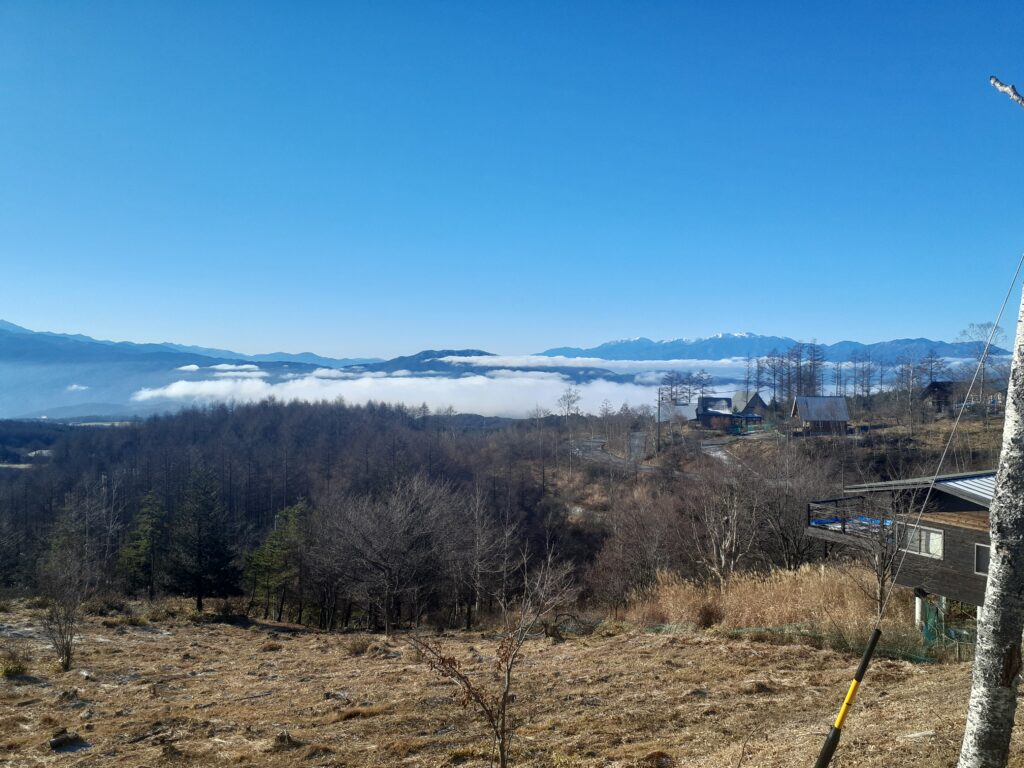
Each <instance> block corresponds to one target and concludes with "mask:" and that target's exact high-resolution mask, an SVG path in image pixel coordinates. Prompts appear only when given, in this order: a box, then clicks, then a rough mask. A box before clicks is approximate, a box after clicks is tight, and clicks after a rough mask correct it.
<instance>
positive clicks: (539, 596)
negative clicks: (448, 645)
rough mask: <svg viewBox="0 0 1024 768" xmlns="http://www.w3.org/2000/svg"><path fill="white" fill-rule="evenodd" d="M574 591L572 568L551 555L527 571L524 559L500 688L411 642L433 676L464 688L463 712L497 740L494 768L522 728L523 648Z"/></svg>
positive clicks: (505, 759) (502, 767)
mask: <svg viewBox="0 0 1024 768" xmlns="http://www.w3.org/2000/svg"><path fill="white" fill-rule="evenodd" d="M572 591H573V590H572V581H571V578H570V568H569V567H568V566H567V565H564V564H561V563H558V562H557V561H556V560H555V559H554V557H553V555H552V553H550V552H549V553H548V556H547V557H546V558H545V559H544V560H543V561H541V562H540V563H539V564H538V565H537V566H536V567H535V568H533V569H528V568H527V558H526V557H525V556H524V558H523V587H522V592H521V593H520V594H519V595H518V596H517V598H516V599H515V600H514V602H512V603H511V604H506V606H505V609H506V610H505V629H504V635H503V637H502V639H501V642H500V643H499V644H498V649H497V651H496V653H495V659H494V666H493V670H494V672H495V673H496V677H497V681H496V682H495V683H488V682H487V680H486V678H485V677H484V676H473V675H471V674H470V673H468V672H467V671H466V670H465V669H464V668H463V666H462V664H461V662H459V660H458V659H457V658H456V657H455V656H452V655H450V654H448V653H446V651H445V649H444V648H443V647H442V646H441V645H440V644H438V643H433V642H430V641H428V640H426V639H424V638H422V637H419V636H416V635H412V636H411V637H410V638H409V643H410V645H412V646H413V647H414V648H416V649H417V650H418V651H419V652H420V653H421V654H422V656H423V658H424V661H425V662H426V664H427V665H428V666H429V667H430V668H431V669H432V670H433V671H434V672H436V673H437V674H438V675H440V676H441V677H444V678H447V679H448V680H451V681H452V682H453V683H455V684H456V685H457V686H458V687H459V691H460V703H461V704H462V706H464V707H466V706H470V705H472V706H473V707H474V708H475V709H476V711H477V713H478V714H479V715H480V716H481V717H482V718H483V720H484V721H485V722H486V724H487V728H488V730H489V732H490V735H491V739H492V752H491V765H494V762H495V759H496V760H497V764H498V766H499V768H507V766H508V765H509V749H510V747H511V744H512V738H513V736H514V735H515V731H516V728H517V726H518V725H519V718H517V717H516V716H515V714H514V713H513V712H512V711H511V710H510V707H511V705H512V703H513V702H514V701H515V700H516V697H515V695H514V694H513V691H512V689H513V684H514V681H515V670H516V667H517V665H518V663H519V661H520V660H521V659H522V655H523V646H524V644H525V643H526V640H527V638H528V637H529V636H530V634H531V633H532V632H533V631H534V630H535V629H536V628H537V626H538V625H539V624H540V623H541V622H542V621H543V619H544V618H545V617H547V616H548V615H550V614H552V613H553V612H554V611H555V609H556V608H557V607H558V606H560V605H563V604H564V603H566V602H567V601H568V600H569V599H570V598H571V596H572Z"/></svg>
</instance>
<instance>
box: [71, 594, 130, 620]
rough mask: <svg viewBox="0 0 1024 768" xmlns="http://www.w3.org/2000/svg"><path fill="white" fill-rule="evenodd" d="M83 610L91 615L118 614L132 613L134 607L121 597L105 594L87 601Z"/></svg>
mask: <svg viewBox="0 0 1024 768" xmlns="http://www.w3.org/2000/svg"><path fill="white" fill-rule="evenodd" d="M82 611H83V612H84V613H86V614H88V615H89V616H116V615H118V614H128V613H131V612H132V608H131V606H130V605H128V603H127V602H125V601H124V600H122V599H121V598H120V597H116V596H114V595H104V596H102V597H94V598H93V599H91V600H88V601H86V602H85V604H84V605H83V606H82Z"/></svg>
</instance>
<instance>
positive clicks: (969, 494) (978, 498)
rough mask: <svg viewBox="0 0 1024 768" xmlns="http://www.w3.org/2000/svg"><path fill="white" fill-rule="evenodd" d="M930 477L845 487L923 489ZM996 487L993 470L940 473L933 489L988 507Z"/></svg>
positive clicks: (849, 490) (883, 489) (929, 481)
mask: <svg viewBox="0 0 1024 768" xmlns="http://www.w3.org/2000/svg"><path fill="white" fill-rule="evenodd" d="M931 482H932V479H931V478H930V477H909V478H905V479H902V480H887V481H885V482H880V483H863V484H861V485H850V486H847V487H846V491H847V492H849V493H855V492H859V491H866V492H872V491H888V490H901V489H907V490H909V489H922V490H923V489H925V488H927V487H928V486H929V485H931ZM995 489H996V473H995V472H964V473H960V474H956V475H940V476H939V477H938V478H936V480H935V490H936V491H941V492H943V493H948V494H950V495H952V496H956V497H957V498H959V499H964V500H965V501H970V502H973V503H974V504H980V505H981V506H983V507H988V506H989V505H991V504H992V496H993V495H994V494H995Z"/></svg>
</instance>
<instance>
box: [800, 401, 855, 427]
mask: <svg viewBox="0 0 1024 768" xmlns="http://www.w3.org/2000/svg"><path fill="white" fill-rule="evenodd" d="M789 415H790V417H791V418H794V419H798V420H799V421H800V423H801V425H802V427H803V431H804V434H806V435H845V434H846V428H847V426H848V425H849V422H850V411H849V409H848V408H847V407H846V398H845V397H842V396H841V395H834V396H833V395H829V396H813V397H812V396H809V395H800V396H798V397H796V398H795V399H794V400H793V410H792V411H791V412H790V414H789Z"/></svg>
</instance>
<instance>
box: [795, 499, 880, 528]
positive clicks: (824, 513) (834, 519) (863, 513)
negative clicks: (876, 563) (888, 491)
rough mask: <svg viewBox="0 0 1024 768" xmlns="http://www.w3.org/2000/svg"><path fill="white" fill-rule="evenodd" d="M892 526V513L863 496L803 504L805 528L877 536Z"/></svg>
mask: <svg viewBox="0 0 1024 768" xmlns="http://www.w3.org/2000/svg"><path fill="white" fill-rule="evenodd" d="M892 524H893V521H892V513H891V512H890V511H889V510H887V509H884V508H882V507H879V506H878V504H877V503H874V502H871V501H869V500H868V499H867V498H866V497H864V496H844V497H842V498H838V499H823V500H821V501H812V502H811V503H810V504H808V505H807V525H808V527H810V528H816V529H818V530H828V531H835V532H837V533H849V534H859V535H865V534H877V533H878V532H879V530H880V529H882V528H886V529H888V528H891V527H892Z"/></svg>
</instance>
